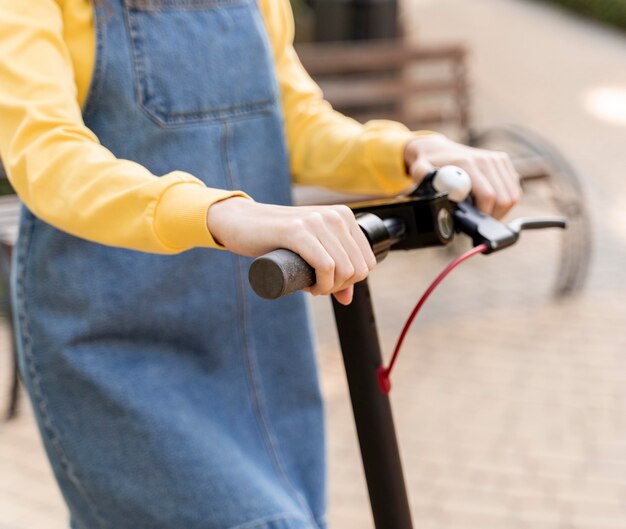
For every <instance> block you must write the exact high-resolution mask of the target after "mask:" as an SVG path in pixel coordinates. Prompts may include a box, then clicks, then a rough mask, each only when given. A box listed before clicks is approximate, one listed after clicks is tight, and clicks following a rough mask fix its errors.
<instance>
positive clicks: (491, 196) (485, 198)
mask: <svg viewBox="0 0 626 529" xmlns="http://www.w3.org/2000/svg"><path fill="white" fill-rule="evenodd" d="M464 169H465V170H466V171H467V172H468V174H469V175H470V179H471V180H472V195H473V196H474V201H475V202H476V207H477V208H478V209H479V210H481V211H482V212H483V213H485V214H486V215H491V214H492V213H493V208H494V206H495V203H496V192H495V191H494V189H493V186H492V185H491V183H490V182H489V180H488V179H487V177H486V176H485V175H484V173H483V172H482V171H481V170H480V169H479V168H478V166H477V165H475V164H469V165H468V166H467V167H464Z"/></svg>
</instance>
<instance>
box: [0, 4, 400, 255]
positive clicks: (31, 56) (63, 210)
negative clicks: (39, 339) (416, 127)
mask: <svg viewBox="0 0 626 529" xmlns="http://www.w3.org/2000/svg"><path fill="white" fill-rule="evenodd" d="M259 5H260V7H261V10H262V13H263V16H264V19H265V24H266V28H267V32H268V34H269V37H270V40H271V43H272V47H273V51H274V59H275V62H276V71H277V77H278V81H279V85H280V89H281V101H282V105H283V111H284V116H285V128H286V137H287V144H288V150H289V154H290V159H291V172H292V174H293V179H294V181H295V182H299V183H304V184H315V185H321V186H325V187H328V188H332V189H336V190H343V191H353V192H357V193H374V192H378V193H380V192H383V193H388V194H393V193H399V192H401V191H403V190H404V189H406V188H407V187H408V186H409V184H410V182H409V180H408V178H407V175H406V173H405V169H404V161H403V150H404V147H405V145H406V143H407V142H408V141H409V140H410V139H411V137H412V134H411V133H410V132H409V131H408V130H407V129H406V128H405V127H403V126H402V125H399V124H397V123H393V122H388V121H374V122H370V123H368V124H366V125H360V124H358V123H356V122H355V121H353V120H351V119H348V118H346V117H344V116H341V115H340V114H338V113H336V112H334V111H333V110H332V109H331V108H330V106H329V105H328V104H327V103H326V102H325V101H324V100H323V99H322V95H321V92H320V90H319V88H318V87H317V86H316V85H315V84H314V83H313V81H311V79H310V78H309V77H308V75H307V74H306V72H305V71H304V70H303V68H302V66H301V65H300V62H299V61H298V58H297V56H296V54H295V52H294V49H293V46H292V41H293V27H294V25H293V17H292V14H291V11H290V6H289V2H288V0H260V1H259ZM94 59H95V36H94V28H93V13H92V8H91V4H90V3H89V0H0V158H1V159H2V160H3V162H4V165H5V167H6V170H7V173H8V175H9V178H10V180H11V183H12V184H13V186H14V188H15V189H16V191H17V193H18V194H19V196H20V198H21V199H22V200H23V201H24V203H25V204H26V205H27V206H28V208H29V209H30V210H31V211H32V212H33V213H34V214H35V215H37V216H38V217H40V218H41V219H43V220H45V221H46V222H48V223H50V224H52V225H53V226H55V227H57V228H59V229H61V230H64V231H67V232H69V233H71V234H73V235H76V236H78V237H83V238H85V239H88V240H91V241H95V242H98V243H102V244H108V245H113V246H121V247H125V248H132V249H135V250H141V251H146V252H155V253H176V252H180V251H183V250H186V249H189V248H193V247H198V246H205V247H217V246H218V245H217V244H216V242H215V240H214V239H213V237H212V236H211V234H210V233H209V231H208V229H207V226H206V214H207V210H208V208H209V207H210V206H211V204H213V203H215V202H216V201H219V200H223V199H224V198H228V197H230V196H233V195H237V194H242V193H240V192H237V191H235V192H233V191H227V190H222V189H212V188H207V187H206V186H205V185H204V183H202V182H201V181H200V180H198V179H197V178H195V177H194V176H193V175H191V174H188V173H184V172H182V171H174V172H172V173H169V174H166V175H163V176H161V177H160V178H158V177H156V176H155V175H153V174H151V173H150V172H149V171H148V170H147V169H145V168H144V167H142V166H140V165H139V164H137V163H134V162H132V161H128V160H121V159H117V158H115V156H113V154H112V153H111V152H110V151H108V150H107V149H106V148H104V147H103V146H102V145H100V143H99V142H98V138H96V136H95V135H94V134H93V132H91V131H90V130H89V129H88V128H87V127H86V126H85V124H84V122H83V120H82V116H81V105H82V104H83V102H84V101H85V99H86V97H87V91H88V88H89V83H90V79H91V72H92V68H93V65H94ZM209 163H210V162H209ZM252 198H254V197H252Z"/></svg>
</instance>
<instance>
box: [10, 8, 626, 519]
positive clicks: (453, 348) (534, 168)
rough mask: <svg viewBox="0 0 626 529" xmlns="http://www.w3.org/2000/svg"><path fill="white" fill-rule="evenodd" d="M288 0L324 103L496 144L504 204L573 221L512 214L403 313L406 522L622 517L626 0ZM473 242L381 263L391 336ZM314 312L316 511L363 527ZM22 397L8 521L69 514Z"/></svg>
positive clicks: (335, 380)
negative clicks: (505, 245) (488, 248)
mask: <svg viewBox="0 0 626 529" xmlns="http://www.w3.org/2000/svg"><path fill="white" fill-rule="evenodd" d="M292 3H293V5H294V10H295V12H296V15H297V40H298V49H299V52H300V54H301V58H302V60H303V62H304V63H305V65H306V66H307V67H308V68H309V70H310V71H311V72H312V74H313V75H314V77H315V78H316V79H317V80H318V82H320V84H321V85H322V87H323V88H324V90H325V93H326V95H327V97H328V98H329V99H330V100H331V101H332V102H333V104H334V105H335V106H336V107H337V108H339V109H342V110H343V111H345V112H347V113H349V114H351V115H353V116H355V117H356V118H359V119H369V118H371V117H386V118H394V119H401V120H402V121H404V122H406V123H407V124H409V126H411V127H412V128H415V129H428V130H438V131H442V132H444V133H446V134H448V135H450V136H451V137H453V138H455V139H458V140H461V141H465V142H469V143H471V144H473V145H477V146H485V147H489V148H494V149H499V150H508V151H509V152H510V153H511V154H512V156H513V158H514V160H515V163H516V164H517V166H518V169H519V170H520V173H522V175H523V176H524V186H525V190H526V196H525V198H524V201H523V203H522V204H521V205H520V206H519V207H518V208H517V210H515V211H514V212H513V213H512V215H511V216H512V217H514V216H521V215H528V214H537V213H544V214H547V213H551V214H555V213H557V214H565V215H567V216H568V217H569V218H570V220H571V227H570V230H568V232H566V233H556V232H545V233H544V232H535V233H525V234H524V235H523V237H522V239H521V241H520V242H519V243H518V245H517V246H516V247H514V248H512V249H510V250H507V251H505V252H501V253H498V254H495V255H493V256H490V257H488V258H483V257H481V258H476V259H475V260H473V261H470V262H468V263H467V264H465V265H463V267H462V268H460V269H459V270H457V271H455V272H454V273H453V274H452V276H451V277H450V278H449V279H448V280H447V281H446V282H445V283H444V284H443V285H442V286H441V288H440V289H439V290H438V291H437V292H436V293H435V294H434V296H433V297H432V298H431V300H430V301H429V303H428V304H427V305H426V307H425V309H424V311H423V312H422V314H421V315H420V317H419V318H418V320H417V321H416V323H415V325H414V327H413V328H412V330H411V332H410V333H409V335H408V338H407V341H406V342H405V345H404V350H403V354H402V356H401V357H400V360H399V363H398V365H397V368H396V372H395V374H394V390H393V391H392V394H391V398H392V404H393V407H394V413H395V417H396V426H397V428H398V435H399V438H400V443H401V450H402V457H403V461H404V464H405V473H406V480H407V484H408V487H409V493H410V501H411V507H412V511H413V518H414V524H415V526H416V527H420V528H424V529H427V528H433V529H435V528H437V529H457V528H458V529H461V528H463V529H469V528H476V529H491V528H494V529H496V528H497V529H500V528H502V529H505V528H506V529H518V528H519V529H522V528H532V529H626V271H625V268H626V265H625V263H626V192H625V191H626V154H625V152H626V33H625V32H626V0H560V1H553V2H551V1H547V0H546V1H532V0H473V1H471V2H469V1H467V0H403V1H399V2H397V1H392V0H369V1H366V0H315V1H311V2H305V1H304V0H298V1H293V2H292ZM297 193H298V197H299V200H304V201H306V200H312V199H315V198H318V197H319V193H318V191H317V190H310V189H309V190H298V192H297ZM3 200H4V199H3ZM8 200H9V202H6V204H5V203H3V202H1V201H0V228H1V229H2V230H3V233H4V235H3V237H4V238H3V241H4V245H5V247H8V246H10V243H11V237H12V236H14V235H13V234H14V231H12V228H11V226H10V224H11V221H10V220H4V217H3V216H2V214H3V211H9V212H10V211H13V210H11V208H12V207H13V206H12V205H11V204H13V202H10V200H11V199H10V198H9V199H8ZM3 204H4V205H3ZM7 218H8V219H10V218H14V216H13V217H12V216H11V215H10V214H7ZM5 225H6V229H5ZM459 239H460V237H459ZM467 246H468V242H467V241H462V240H458V241H455V243H454V244H453V246H452V247H451V248H437V249H429V250H423V251H419V252H411V253H393V254H392V255H391V256H390V257H389V258H388V259H387V260H386V261H385V262H384V263H383V264H382V265H381V266H380V267H378V268H377V269H376V271H375V272H374V273H373V275H372V277H371V280H370V285H371V289H372V293H373V296H374V304H375V310H376V316H377V321H378V325H379V333H380V338H381V343H382V347H383V351H384V353H385V354H386V355H388V354H389V353H390V351H391V349H392V348H393V345H394V343H395V339H396V338H397V335H398V334H399V332H400V330H401V328H402V325H403V323H404V320H405V318H406V316H407V315H408V313H409V312H410V310H411V308H412V306H413V304H414V303H415V302H416V300H417V298H418V297H419V296H420V295H421V293H422V291H423V290H424V288H425V287H426V286H427V284H428V283H429V282H430V280H432V279H433V278H434V276H435V275H436V274H437V273H438V272H439V270H440V269H441V268H442V267H443V266H444V264H445V263H447V262H448V261H449V260H450V259H451V258H452V257H453V256H454V255H457V254H458V253H459V252H460V251H462V250H463V249H465V248H467ZM2 262H3V260H2V259H0V265H2ZM3 266H4V265H2V267H0V278H1V277H4V274H5V271H4V268H3ZM5 312H6V311H5ZM313 312H314V316H315V324H316V330H317V337H318V344H319V353H320V354H319V363H320V369H321V373H322V383H323V391H324V396H325V400H326V405H327V411H328V431H329V453H330V465H329V466H330V527H331V528H341V529H367V528H371V527H373V524H372V522H371V515H370V509H369V504H368V500H367V491H366V486H365V482H364V478H363V472H362V469H361V462H360V455H359V451H358V444H357V439H356V434H355V431H354V427H353V421H352V416H351V409H350V404H349V397H348V392H347V387H346V383H345V376H344V372H343V365H342V360H341V355H340V351H339V346H338V341H337V336H336V332H335V327H334V321H333V318H332V312H331V310H330V303H329V301H328V299H320V298H316V299H314V300H313ZM2 333H3V334H2V336H0V338H2V344H3V347H2V349H0V362H1V364H0V374H1V376H0V403H1V404H2V406H5V407H6V406H8V405H9V400H10V399H9V398H8V396H9V393H10V388H11V383H12V382H11V381H12V376H11V375H12V364H11V355H10V354H9V349H10V336H9V335H8V333H7V327H6V326H3V327H2ZM21 397H22V398H21V399H20V400H21V402H19V406H18V412H19V413H18V414H17V417H16V418H14V419H13V420H11V421H9V422H4V423H1V424H0V529H33V528H37V527H45V528H46V529H57V528H59V529H60V528H65V527H67V521H66V518H67V516H66V512H65V508H64V506H63V503H62V501H61V498H60V496H59V493H58V491H57V488H56V485H55V484H54V481H53V479H52V476H51V472H50V470H49V467H48V463H47V462H46V459H45V456H44V454H43V450H42V447H41V444H40V441H39V439H38V436H37V433H36V430H35V426H34V422H33V418H32V413H31V411H30V408H29V405H28V403H27V401H26V399H25V398H24V396H23V395H22V396H21Z"/></svg>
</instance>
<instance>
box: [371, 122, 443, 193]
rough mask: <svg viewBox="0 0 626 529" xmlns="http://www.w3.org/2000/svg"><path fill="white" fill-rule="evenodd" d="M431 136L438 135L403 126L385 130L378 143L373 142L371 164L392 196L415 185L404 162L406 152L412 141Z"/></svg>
mask: <svg viewBox="0 0 626 529" xmlns="http://www.w3.org/2000/svg"><path fill="white" fill-rule="evenodd" d="M431 134H436V133H434V132H431V131H428V130H423V131H415V132H412V131H410V130H408V129H406V128H405V127H404V126H401V127H397V128H389V129H387V130H385V131H384V133H383V134H381V135H380V136H379V138H378V141H376V142H373V144H372V145H371V147H370V153H369V159H370V163H371V164H373V166H374V168H375V172H376V173H378V174H379V175H382V177H383V178H384V180H385V187H386V188H387V191H388V192H390V194H401V193H403V192H406V190H407V189H408V188H410V187H411V186H412V185H414V184H413V181H412V180H411V176H410V175H409V173H408V172H407V167H406V164H405V162H404V151H405V149H406V146H407V144H408V143H409V142H410V141H411V140H413V139H415V138H416V137H418V136H427V135H431Z"/></svg>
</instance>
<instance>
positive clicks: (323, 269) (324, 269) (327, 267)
mask: <svg viewBox="0 0 626 529" xmlns="http://www.w3.org/2000/svg"><path fill="white" fill-rule="evenodd" d="M315 270H316V271H317V272H320V273H321V274H324V275H330V274H333V273H334V272H335V263H334V261H333V260H332V259H328V260H324V261H321V262H320V263H319V264H318V265H317V266H316V267H315Z"/></svg>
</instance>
